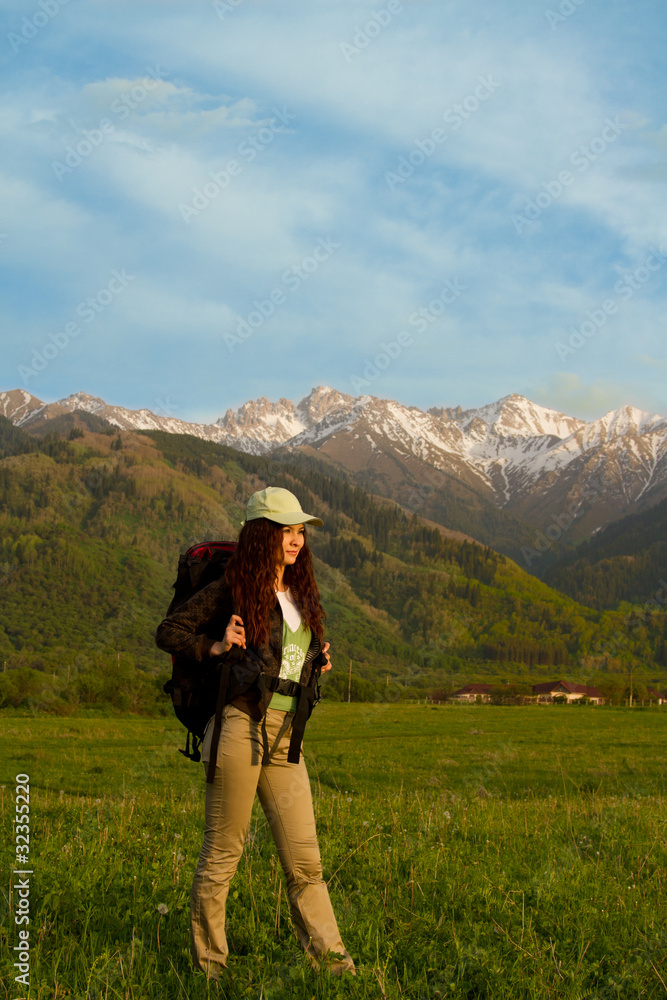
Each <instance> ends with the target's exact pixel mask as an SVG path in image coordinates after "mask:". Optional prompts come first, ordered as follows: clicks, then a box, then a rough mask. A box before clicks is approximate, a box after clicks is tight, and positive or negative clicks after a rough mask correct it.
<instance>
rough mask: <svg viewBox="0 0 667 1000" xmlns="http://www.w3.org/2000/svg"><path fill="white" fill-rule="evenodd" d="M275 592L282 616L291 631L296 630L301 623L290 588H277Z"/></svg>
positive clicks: (299, 613)
mask: <svg viewBox="0 0 667 1000" xmlns="http://www.w3.org/2000/svg"><path fill="white" fill-rule="evenodd" d="M276 594H277V595H278V600H279V601H280V607H281V608H282V612H283V618H284V619H285V621H286V622H287V624H288V625H289V627H290V628H291V630H292V632H296V630H297V629H298V627H299V625H300V624H301V612H300V611H299V608H298V607H297V604H296V601H295V600H294V598H293V597H292V592H291V590H290V589H289V587H288V588H287V590H277V591H276Z"/></svg>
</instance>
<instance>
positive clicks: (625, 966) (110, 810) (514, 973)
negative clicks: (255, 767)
mask: <svg viewBox="0 0 667 1000" xmlns="http://www.w3.org/2000/svg"><path fill="white" fill-rule="evenodd" d="M666 721H667V715H665V714H663V713H660V712H657V711H654V712H648V711H646V712H642V711H637V712H635V713H632V712H627V711H626V712H622V711H620V710H618V711H617V710H599V709H579V708H576V709H575V708H555V707H554V708H547V709H540V708H535V707H529V708H525V709H522V708H500V707H498V708H495V707H486V706H485V707H483V708H479V707H457V708H445V707H442V708H435V707H430V706H429V707H427V706H406V705H402V706H399V705H396V706H392V705H377V706H368V705H351V706H348V705H337V704H324V705H322V706H321V707H319V708H318V709H317V712H316V713H315V715H314V717H313V719H312V720H311V722H310V724H309V730H308V733H307V738H306V755H307V759H308V762H309V769H310V773H311V780H312V785H313V794H314V799H315V807H316V813H317V820H318V830H319V836H320V846H321V849H322V855H323V862H324V868H325V875H326V877H327V879H328V880H329V888H330V891H331V895H332V899H333V903H334V908H335V910H336V913H337V916H338V919H339V924H340V926H341V931H342V936H343V940H344V941H345V943H346V946H347V948H348V950H349V951H350V953H351V954H352V955H353V957H354V958H355V961H356V962H357V963H358V967H359V972H358V975H357V977H356V978H352V977H346V978H344V979H343V980H338V979H335V978H330V977H329V976H328V975H327V974H318V973H316V972H313V971H312V970H311V969H310V968H309V966H308V965H307V963H306V962H305V961H304V959H303V957H302V955H301V953H300V949H299V946H298V944H297V942H296V939H295V935H294V932H293V929H292V927H291V922H290V916H289V908H288V906H287V902H286V897H285V890H284V883H283V877H282V873H281V872H280V871H279V865H278V864H277V861H276V859H275V857H274V852H273V847H272V842H271V838H270V834H269V832H268V829H267V825H266V822H265V820H264V817H263V815H262V813H261V810H258V809H256V810H255V812H254V813H253V819H252V823H251V828H250V831H249V835H248V842H247V845H246V850H245V853H244V857H243V859H242V862H241V864H240V866H239V870H238V873H237V875H236V878H235V880H234V882H233V883H232V890H231V893H230V903H229V913H228V936H229V939H230V944H231V947H232V952H233V956H232V960H231V963H230V974H229V976H228V978H227V979H226V980H225V981H224V982H223V983H222V984H221V986H218V985H216V984H215V983H212V982H211V983H209V982H207V980H206V977H205V976H204V975H203V974H202V973H195V972H193V970H192V968H191V964H190V957H189V950H188V894H189V888H190V882H191V877H192V871H193V867H194V865H195V863H196V858H197V855H198V851H199V847H200V840H201V828H202V820H203V769H202V767H201V765H193V764H191V763H189V762H188V761H185V760H184V759H183V758H182V757H180V756H179V755H178V754H177V753H176V749H175V748H176V747H177V746H178V745H181V733H182V730H181V729H180V727H178V725H177V724H176V723H175V722H172V720H168V721H167V722H164V721H156V720H132V719H121V720H108V719H107V720H100V719H95V720H90V719H66V720H57V719H53V718H26V719H17V718H13V719H11V720H6V721H5V722H4V723H3V726H2V729H1V731H0V732H1V735H0V746H1V748H2V755H3V759H4V760H5V761H6V764H5V768H4V777H3V783H4V785H5V788H4V789H3V790H2V795H3V798H2V815H3V822H4V825H5V830H6V834H5V837H4V844H5V850H6V853H5V867H6V866H7V864H8V863H9V862H10V861H11V856H10V854H9V852H8V850H7V845H8V844H10V841H11V821H12V817H13V813H14V806H13V800H12V786H13V776H14V774H15V773H18V772H20V771H25V772H27V773H29V774H30V775H31V789H32V797H31V802H32V806H31V809H32V821H33V825H34V841H33V857H32V861H33V864H34V869H35V875H34V881H33V887H32V898H31V906H32V911H31V924H30V928H31V942H32V943H33V944H34V948H33V954H32V960H33V966H32V975H31V991H30V994H29V995H30V997H31V998H39V1000H61V998H66V997H71V998H77V1000H79V998H81V1000H83V998H86V1000H87V998H91V1000H100V998H105V1000H107V998H123V1000H130V998H131V1000H144V998H146V1000H148V998H154V997H155V998H158V997H160V998H163V997H168V998H172V997H173V998H180V997H183V998H190V1000H195V998H200V997H207V996H209V995H210V996H224V997H229V998H230V1000H231V998H241V997H244V998H246V997H247V998H255V1000H260V998H261V1000H273V998H275V1000H278V998H285V1000H286V998H290V1000H292V998H298V1000H301V998H303V1000H311V998H329V997H355V998H356V997H364V998H365V997H373V998H382V997H386V998H399V997H411V998H412V997H414V998H424V1000H425V998H430V997H448V998H449V997H451V998H464V997H465V998H472V997H480V998H489V1000H509V998H512V1000H522V998H531V1000H532V998H534V1000H551V998H563V1000H578V998H583V997H595V998H599V1000H611V998H616V997H619V998H621V997H622V998H626V997H627V998H630V997H633V998H634V997H638V998H639V997H642V998H655V1000H657V998H664V997H665V996H667V987H666V986H665V982H666V981H667V963H666V962H665V955H666V953H667V933H666V928H665V897H664V884H665V821H666V818H667V817H666V811H665V805H664V798H663V793H664V775H665V762H666V760H667V740H666V738H665V722H666ZM8 883H9V879H8V878H7V879H6V880H5V886H7V885H8ZM5 892H6V889H5ZM165 908H166V912H161V911H164V910H165ZM6 909H7V899H6V898H5V915H6ZM8 927H9V935H8V933H7V930H8ZM15 943H16V931H15V928H14V927H13V925H11V924H10V922H9V921H8V920H7V919H4V920H3V942H2V945H3V947H2V952H3V954H2V960H3V969H2V973H3V987H2V989H1V990H0V997H3V998H7V1000H16V998H18V997H22V996H26V995H27V994H26V993H25V991H24V990H23V988H22V987H19V985H18V984H16V983H14V981H13V975H14V972H13V970H12V968H11V961H12V960H11V959H9V960H7V956H8V954H9V953H10V952H9V949H10V948H11V946H12V945H13V944H15Z"/></svg>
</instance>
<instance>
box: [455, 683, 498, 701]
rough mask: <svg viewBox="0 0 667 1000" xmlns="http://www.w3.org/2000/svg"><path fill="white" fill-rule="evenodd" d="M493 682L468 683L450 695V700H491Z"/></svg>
mask: <svg viewBox="0 0 667 1000" xmlns="http://www.w3.org/2000/svg"><path fill="white" fill-rule="evenodd" d="M493 690H494V688H493V685H492V684H466V686H465V687H462V688H461V689H460V690H459V691H455V692H454V694H451V695H450V696H449V699H450V701H477V699H478V698H479V699H480V701H491V694H492V693H493Z"/></svg>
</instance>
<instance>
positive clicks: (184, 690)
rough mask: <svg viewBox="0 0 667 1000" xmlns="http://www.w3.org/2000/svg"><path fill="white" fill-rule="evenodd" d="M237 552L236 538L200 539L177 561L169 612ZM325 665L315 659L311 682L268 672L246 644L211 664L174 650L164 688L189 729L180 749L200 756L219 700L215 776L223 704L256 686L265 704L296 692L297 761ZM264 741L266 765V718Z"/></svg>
mask: <svg viewBox="0 0 667 1000" xmlns="http://www.w3.org/2000/svg"><path fill="white" fill-rule="evenodd" d="M235 551H236V542H200V543H198V544H196V545H192V546H191V547H190V548H189V549H188V550H187V552H184V553H182V554H181V555H180V556H179V560H178V574H177V576H176V580H175V582H174V596H173V598H172V601H171V603H170V605H169V607H168V609H167V617H168V616H169V615H170V614H171V613H172V612H174V611H176V610H177V609H178V608H179V607H181V605H182V604H185V602H186V601H187V600H189V598H190V597H192V596H193V594H196V593H197V592H198V591H200V590H202V589H203V588H204V587H206V586H207V585H208V584H209V583H212V582H213V581H214V580H218V579H220V577H221V576H222V575H223V573H224V571H225V567H226V566H227V563H228V562H229V559H230V556H232V555H233V553H234V552H235ZM321 665H322V664H321V661H320V662H319V664H318V663H317V661H316V659H315V658H314V659H313V667H312V669H311V673H310V677H309V681H308V684H299V683H297V682H296V681H288V680H281V679H280V678H278V677H267V676H266V674H265V670H264V662H263V660H262V659H261V658H260V657H259V656H258V655H257V654H256V653H255V651H254V650H252V649H251V648H250V647H248V648H247V649H241V648H240V647H237V646H235V647H233V648H232V650H230V652H229V654H228V655H227V656H226V657H225V659H224V660H221V659H220V658H215V657H214V658H213V659H212V660H211V663H210V666H208V668H207V667H206V666H204V665H203V664H202V663H200V662H198V661H197V660H193V659H190V658H189V657H187V656H182V655H172V674H171V678H170V679H169V680H168V681H167V682H166V684H165V685H164V688H163V689H164V691H165V693H166V694H168V695H169V696H170V698H171V701H172V704H173V706H174V712H175V714H176V718H177V719H178V720H179V722H181V723H182V724H183V725H184V726H185V728H186V729H187V731H188V734H187V737H186V741H185V749H184V750H180V751H179V753H182V754H183V755H184V756H185V757H189V758H190V760H193V761H200V760H201V749H200V748H201V744H202V741H203V739H204V731H205V729H206V725H207V723H208V721H209V719H210V718H211V715H212V714H213V713H212V711H211V706H212V705H215V723H214V728H213V739H212V743H211V756H210V762H209V768H208V773H207V779H206V780H207V782H211V781H213V774H214V771H215V761H216V758H217V749H218V740H219V737H220V729H221V724H222V709H223V707H224V705H225V704H227V702H229V701H233V700H234V698H237V697H238V696H239V695H242V694H245V693H246V692H247V691H248V690H249V689H250V688H252V687H254V688H257V689H258V690H259V692H260V695H261V699H262V702H263V704H264V705H266V703H267V695H268V692H269V691H270V692H274V691H276V692H278V693H279V694H284V695H287V696H288V697H297V699H298V702H297V711H296V715H295V718H294V720H293V722H292V736H291V739H290V747H289V753H288V757H287V760H288V762H289V763H294V764H298V762H299V757H300V752H301V741H302V739H303V732H304V729H305V726H306V722H307V721H308V719H309V718H310V713H311V712H312V710H313V707H314V705H316V704H317V702H318V701H319V700H320V688H319V683H318V681H319V675H320V668H321ZM262 741H263V750H264V753H263V758H262V763H263V764H267V763H268V762H269V760H270V751H269V746H268V738H267V733H266V717H264V719H263V722H262ZM191 743H192V746H191V745H190V744H191Z"/></svg>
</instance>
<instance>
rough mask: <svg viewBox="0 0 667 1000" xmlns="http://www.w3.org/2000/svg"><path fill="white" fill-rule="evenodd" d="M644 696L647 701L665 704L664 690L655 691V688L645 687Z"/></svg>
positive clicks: (666, 700) (666, 701) (666, 702)
mask: <svg viewBox="0 0 667 1000" xmlns="http://www.w3.org/2000/svg"><path fill="white" fill-rule="evenodd" d="M646 697H647V699H648V700H649V701H654V702H655V703H656V705H665V704H667V693H666V692H665V691H656V690H655V688H646Z"/></svg>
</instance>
